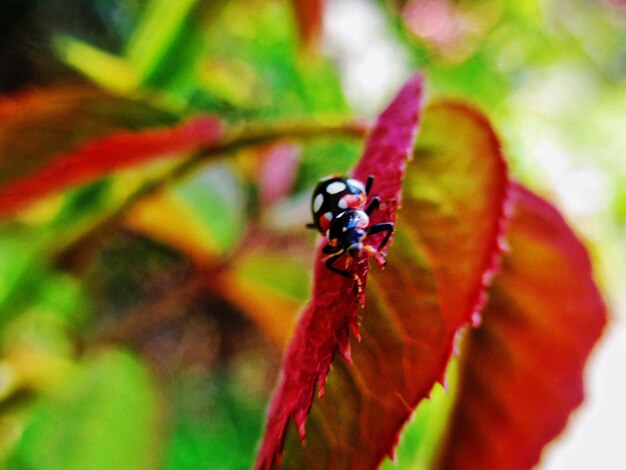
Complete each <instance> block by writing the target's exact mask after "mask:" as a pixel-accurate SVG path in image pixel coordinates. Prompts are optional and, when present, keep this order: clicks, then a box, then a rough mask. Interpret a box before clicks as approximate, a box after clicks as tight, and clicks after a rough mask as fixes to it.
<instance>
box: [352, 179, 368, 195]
mask: <svg viewBox="0 0 626 470" xmlns="http://www.w3.org/2000/svg"><path fill="white" fill-rule="evenodd" d="M348 184H349V185H350V186H354V187H356V188H358V189H360V190H361V192H362V193H365V186H364V185H363V183H361V182H360V181H359V180H355V179H354V178H350V179H349V180H348Z"/></svg>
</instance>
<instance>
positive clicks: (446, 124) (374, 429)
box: [283, 102, 508, 468]
mask: <svg viewBox="0 0 626 470" xmlns="http://www.w3.org/2000/svg"><path fill="white" fill-rule="evenodd" d="M450 129H454V134H453V135H451V133H450ZM403 187H404V190H403V198H402V209H401V210H400V211H399V212H398V221H397V222H398V223H397V231H396V235H395V238H394V244H393V246H392V247H391V248H390V250H389V262H388V264H387V268H386V269H385V270H384V271H380V270H373V272H372V273H371V275H370V277H369V280H368V288H367V292H366V299H367V301H366V303H365V307H364V309H363V310H362V312H361V315H360V318H361V325H360V331H361V335H362V338H363V339H362V341H361V342H360V343H353V344H352V348H351V351H352V358H353V364H352V365H350V364H347V363H346V362H345V361H342V360H340V359H339V358H336V359H335V360H334V362H333V367H332V372H331V373H330V374H329V378H328V382H327V385H326V395H325V397H324V399H323V400H316V401H315V402H314V404H313V407H312V409H311V414H310V419H309V422H308V427H307V440H306V443H305V445H304V446H303V445H301V444H300V442H298V439H297V438H296V437H295V433H293V432H291V433H288V435H287V439H286V445H285V457H284V465H283V468H307V467H314V468H315V467H316V466H317V467H319V468H376V466H377V465H379V464H380V462H381V461H382V460H383V459H384V458H385V456H386V455H393V449H394V448H395V445H396V443H397V439H398V435H399V432H400V430H401V429H402V426H403V425H404V424H405V423H406V421H407V420H408V419H409V417H410V416H411V414H412V412H413V410H414V409H415V407H416V406H417V405H418V404H419V403H420V401H421V400H423V399H424V398H426V397H428V395H429V393H430V391H431V389H432V388H433V386H434V385H435V384H436V383H437V382H444V373H445V370H446V368H447V364H448V361H449V359H450V357H451V354H452V352H453V350H454V347H455V343H456V338H457V336H458V334H459V331H460V330H461V328H462V327H464V326H465V325H467V324H469V323H470V322H471V320H472V317H474V318H476V312H477V311H478V309H479V307H480V305H481V303H482V302H483V300H484V290H485V285H486V284H487V283H488V281H489V280H490V277H491V276H490V275H491V273H492V272H493V269H494V263H495V261H496V259H497V256H498V254H499V252H500V245H499V240H500V238H501V236H502V231H503V221H504V219H505V216H504V214H505V210H504V209H505V204H506V201H507V188H508V179H507V173H506V165H505V163H504V160H503V159H502V155H501V152H500V144H499V141H498V139H497V137H496V136H495V134H494V132H493V130H492V129H491V127H490V126H489V123H488V121H487V120H486V119H485V118H484V117H483V116H482V115H480V114H479V113H478V112H477V111H475V110H474V109H472V108H470V107H468V106H466V105H463V104H459V103H454V102H443V103H439V104H435V105H432V106H429V107H427V108H426V109H425V110H424V113H423V118H422V124H421V130H420V134H419V137H418V143H417V147H416V150H415V156H414V159H413V161H411V162H410V163H409V164H408V166H407V170H406V177H405V181H404V184H403ZM317 320H318V321H320V317H318V318H317Z"/></svg>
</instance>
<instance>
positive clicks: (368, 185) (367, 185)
mask: <svg viewBox="0 0 626 470" xmlns="http://www.w3.org/2000/svg"><path fill="white" fill-rule="evenodd" d="M373 184H374V177H373V176H372V175H369V176H368V177H367V182H366V183H365V195H366V196H369V195H370V189H372V185H373Z"/></svg>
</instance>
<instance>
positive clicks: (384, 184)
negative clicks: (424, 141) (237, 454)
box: [256, 75, 422, 469]
mask: <svg viewBox="0 0 626 470" xmlns="http://www.w3.org/2000/svg"><path fill="white" fill-rule="evenodd" d="M421 99H422V78H421V76H419V75H417V76H415V77H413V78H412V79H411V80H410V81H409V82H408V83H407V84H406V85H405V86H404V87H403V88H402V90H401V91H400V92H399V94H398V95H397V96H396V98H395V99H394V100H393V101H392V103H391V104H390V105H389V107H388V108H387V109H386V110H385V111H384V112H383V113H382V114H381V115H380V116H379V118H378V120H377V122H376V124H375V126H374V129H373V130H372V133H371V134H370V136H369V139H368V141H367V144H366V148H365V152H364V154H363V157H362V158H361V161H360V163H359V165H358V166H357V168H356V170H355V172H354V176H355V177H357V178H360V179H366V178H367V176H369V175H372V176H374V179H375V180H374V181H375V182H374V187H373V189H372V193H373V194H376V195H379V196H380V198H381V202H382V203H383V204H382V205H383V206H384V208H382V209H381V210H379V211H377V212H376V213H374V215H373V217H372V223H377V222H378V221H383V219H384V221H386V222H387V221H391V222H392V221H394V219H395V209H396V206H397V203H398V200H399V195H400V184H401V180H402V175H403V172H404V167H405V161H406V159H407V158H408V157H409V155H410V154H411V152H412V150H413V143H414V138H415V133H416V130H417V125H418V122H419V115H420V108H421ZM324 244H325V242H324V241H322V242H321V243H320V246H319V249H318V253H317V258H316V263H315V273H314V284H313V293H312V298H311V300H310V302H309V304H308V306H307V307H306V308H305V309H304V312H303V313H302V316H301V318H300V321H299V324H298V326H297V327H296V332H295V334H294V337H293V339H292V341H291V344H290V346H289V348H288V350H287V353H286V357H285V360H284V364H283V369H282V375H281V378H280V380H279V384H278V386H277V388H276V391H275V392H274V397H273V399H272V403H271V405H270V410H269V416H268V422H267V429H266V433H265V437H264V441H263V443H262V445H261V449H260V453H259V455H258V460H257V463H256V466H257V468H260V469H265V468H271V467H272V466H274V465H275V464H278V463H279V462H280V460H281V454H282V446H283V440H284V437H285V433H286V431H287V426H288V424H289V421H290V419H292V418H293V420H294V422H295V424H296V426H297V429H298V432H299V434H300V437H301V438H304V436H305V421H306V418H307V415H308V412H309V409H310V407H311V404H312V402H313V395H314V391H315V388H316V386H317V388H318V393H319V395H323V394H324V384H325V382H326V376H327V374H328V370H329V367H330V364H331V362H332V360H333V358H334V356H335V354H336V353H337V352H339V353H340V354H341V355H342V356H343V357H344V358H345V359H347V360H348V361H349V360H350V352H349V334H350V330H352V332H353V333H354V334H355V335H356V336H357V337H358V325H357V309H358V304H359V297H358V296H357V295H356V293H355V292H356V290H357V283H356V281H355V280H353V279H346V278H343V277H340V276H338V275H336V274H335V273H332V272H330V271H329V270H328V269H327V268H326V266H325V264H324V258H325V255H324V254H323V253H322V251H321V248H322V247H323V245H324ZM353 269H354V272H355V274H357V276H358V277H359V278H360V279H361V283H362V284H363V285H364V284H365V280H366V276H367V270H368V261H367V256H366V255H365V254H363V255H362V256H361V257H360V258H359V259H358V260H356V262H355V263H354V265H353Z"/></svg>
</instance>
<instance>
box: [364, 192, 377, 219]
mask: <svg viewBox="0 0 626 470" xmlns="http://www.w3.org/2000/svg"><path fill="white" fill-rule="evenodd" d="M379 207H380V198H379V197H378V196H376V197H373V198H372V202H370V205H369V206H367V209H365V213H366V214H367V215H368V216H369V215H372V212H374V211H375V210H376V209H378V208H379Z"/></svg>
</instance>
